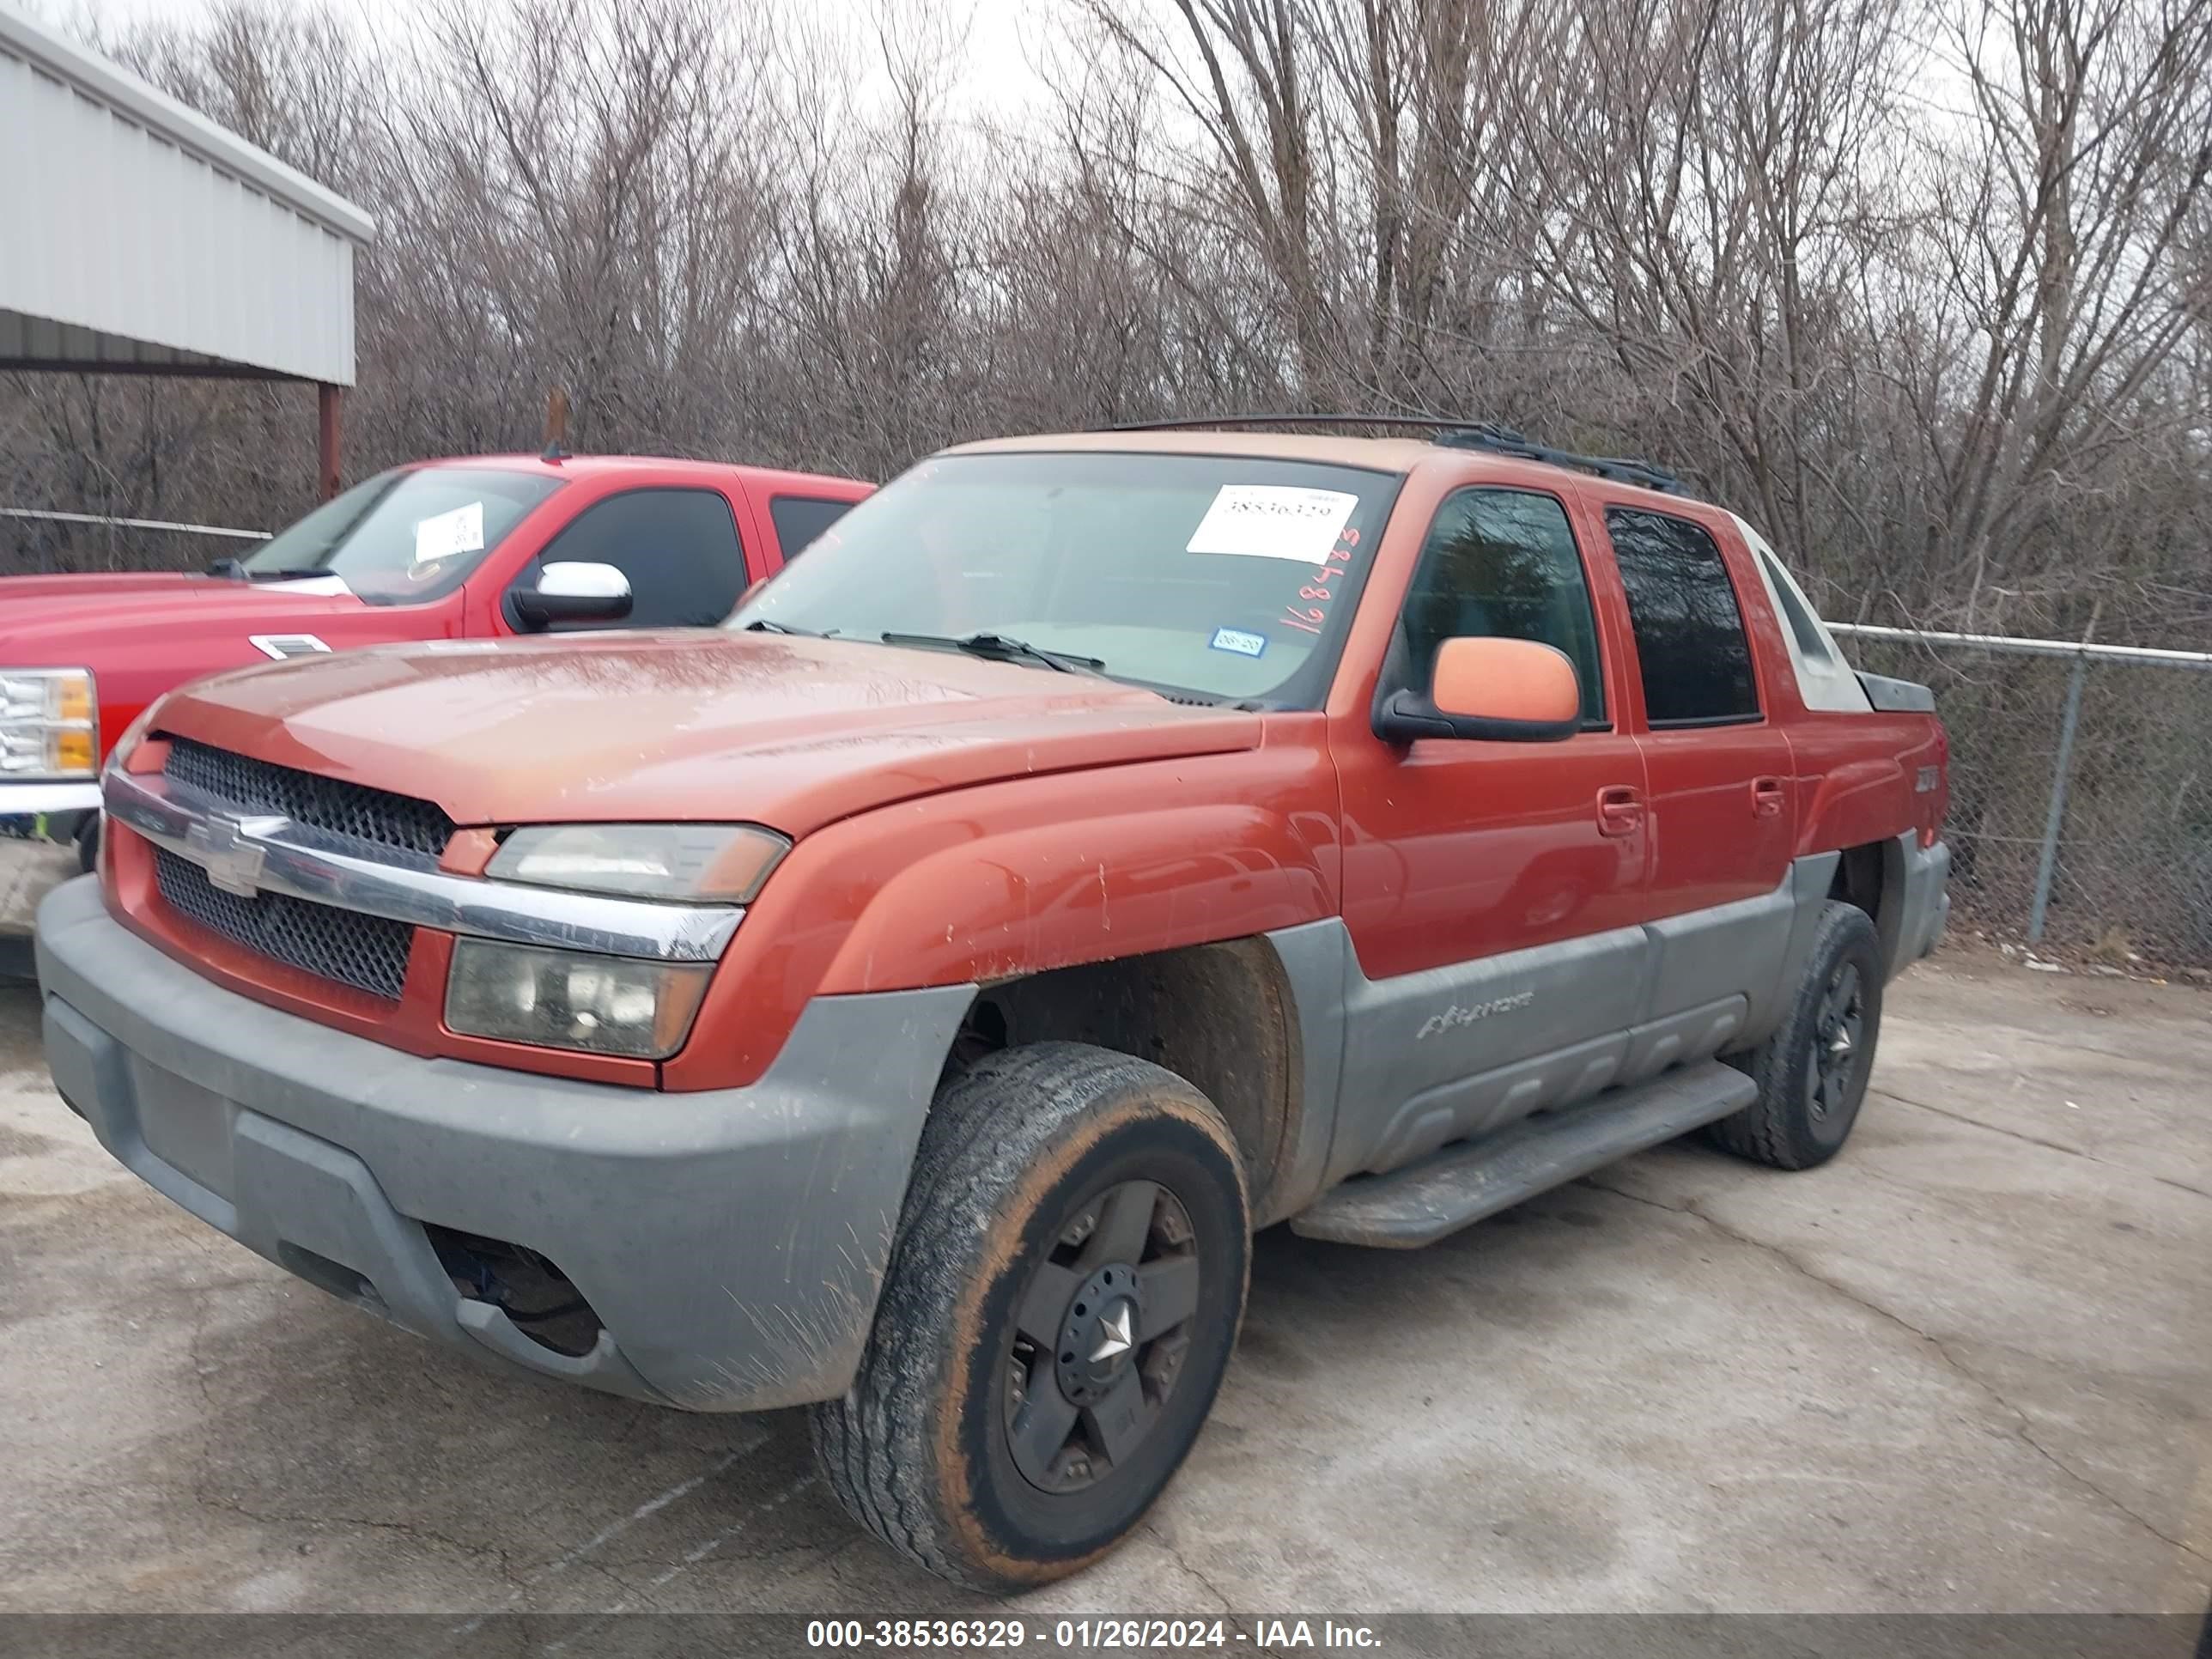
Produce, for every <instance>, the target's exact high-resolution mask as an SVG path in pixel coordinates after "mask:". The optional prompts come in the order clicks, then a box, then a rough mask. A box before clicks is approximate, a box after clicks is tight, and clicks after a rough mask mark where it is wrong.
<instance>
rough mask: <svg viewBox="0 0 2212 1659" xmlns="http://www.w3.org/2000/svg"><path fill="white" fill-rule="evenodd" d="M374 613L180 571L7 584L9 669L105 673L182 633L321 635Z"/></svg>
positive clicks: (342, 596) (2, 627)
mask: <svg viewBox="0 0 2212 1659" xmlns="http://www.w3.org/2000/svg"><path fill="white" fill-rule="evenodd" d="M370 609H371V607H369V606H368V605H363V604H362V602H361V601H360V600H359V599H356V598H354V597H353V595H352V594H350V593H343V592H338V593H333V592H325V591H322V590H321V588H320V587H319V586H315V587H310V588H308V589H307V591H302V589H301V585H300V584H298V583H295V582H270V583H252V582H239V581H228V580H222V579H220V578H216V577H210V576H187V575H179V574H175V573H173V572H166V573H154V574H132V575H114V576H108V575H82V576H8V577H0V667H6V668H49V667H64V666H76V665H88V666H91V667H93V668H95V669H96V668H98V667H99V666H100V661H101V659H105V658H112V657H113V656H115V655H116V654H117V653H118V650H120V649H127V647H129V645H130V643H131V640H132V639H133V638H134V637H143V636H146V635H171V636H173V635H175V634H176V632H177V631H178V630H179V629H190V630H192V631H195V632H202V633H206V634H208V635H222V634H224V633H226V632H229V631H235V632H237V633H240V634H245V633H254V634H276V633H292V632H304V633H313V632H314V631H315V626H316V624H317V623H323V622H327V621H329V620H331V619H332V618H337V617H360V616H362V615H363V613H365V612H368V611H370ZM233 625H235V627H234V629H233Z"/></svg>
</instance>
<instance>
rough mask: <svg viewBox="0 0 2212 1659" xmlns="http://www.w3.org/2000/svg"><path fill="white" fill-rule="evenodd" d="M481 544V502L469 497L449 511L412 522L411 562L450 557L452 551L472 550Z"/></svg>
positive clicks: (424, 561) (478, 547)
mask: <svg viewBox="0 0 2212 1659" xmlns="http://www.w3.org/2000/svg"><path fill="white" fill-rule="evenodd" d="M482 547H483V502H482V501H471V502H470V503H469V504H468V505H467V506H466V507H455V508H454V509H453V511H452V512H450V513H439V514H438V515H437V516H436V517H435V518H432V519H423V520H419V521H418V522H417V523H416V526H415V562H416V563H417V564H427V563H428V562H430V561H431V560H432V559H450V558H452V557H453V555H454V554H456V553H474V552H476V551H477V550H479V549H481V548H482Z"/></svg>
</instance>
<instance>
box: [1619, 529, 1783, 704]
mask: <svg viewBox="0 0 2212 1659" xmlns="http://www.w3.org/2000/svg"><path fill="white" fill-rule="evenodd" d="M1605 527H1606V531H1607V534H1608V535H1610V536H1611V537H1612V538H1613V557H1614V558H1615V560H1616V561H1617V562H1619V564H1620V580H1621V585H1622V586H1624V587H1626V589H1627V590H1628V619H1629V621H1630V622H1631V623H1632V624H1633V625H1634V627H1635V629H1636V654H1637V657H1638V660H1639V662H1640V663H1641V665H1642V667H1643V671H1644V714H1645V717H1646V718H1647V719H1648V720H1650V723H1651V724H1652V725H1653V726H1717V725H1721V724H1723V723H1725V722H1728V721H1731V720H1756V719H1757V718H1758V717H1759V690H1758V686H1757V683H1756V682H1755V681H1754V680H1753V678H1752V671H1751V644H1750V641H1748V640H1747V639H1746V638H1745V637H1744V631H1743V612H1742V611H1741V609H1740V608H1739V607H1738V605H1737V604H1736V597H1735V583H1734V582H1732V581H1730V580H1729V573H1728V566H1727V564H1726V562H1723V559H1722V557H1721V550H1720V548H1719V547H1718V545H1717V544H1715V542H1714V541H1713V538H1711V536H1709V535H1707V534H1706V533H1705V530H1704V528H1703V527H1702V526H1699V525H1695V524H1692V523H1691V522H1690V521H1689V520H1687V519H1675V518H1669V517H1668V516H1667V515H1666V514H1665V513H1644V512H1640V511H1638V510H1637V509H1635V508H1632V507H1607V508H1606V510H1605Z"/></svg>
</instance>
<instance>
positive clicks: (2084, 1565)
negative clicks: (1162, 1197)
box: [0, 957, 2212, 1627]
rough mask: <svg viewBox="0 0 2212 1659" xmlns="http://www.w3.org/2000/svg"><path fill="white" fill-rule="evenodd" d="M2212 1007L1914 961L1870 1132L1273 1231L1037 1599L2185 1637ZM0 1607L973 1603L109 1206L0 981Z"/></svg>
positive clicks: (2207, 1524)
mask: <svg viewBox="0 0 2212 1659" xmlns="http://www.w3.org/2000/svg"><path fill="white" fill-rule="evenodd" d="M2209 1014H2212V999H2208V998H2207V997H2205V996H2204V995H2203V994H2201V993H2198V992H2195V991H2191V990H2185V989H2182V988H2179V987H2155V986H2149V985H2144V984H2139V983H2135V982H2132V981H2114V980H2106V979H2096V978H2081V977H2068V978H2059V977H2056V976H2050V977H2045V976H2040V975H2029V974H2025V973H2021V972H2020V971H2018V970H2016V969H2009V968H2007V967H2005V966H2004V965H2002V963H1998V962H1997V961H1996V959H1995V958H1987V957H1945V958H1939V959H1938V960H1937V961H1936V963H1929V964H1925V965H1923V966H1922V967H1921V968H1918V969H1914V970H1913V971H1912V973H1911V975H1909V976H1908V977H1907V978H1906V979H1905V981H1901V982H1900V983H1899V985H1898V986H1897V987H1893V993H1892V996H1891V999H1890V1011H1889V1024H1888V1029H1887V1031H1886V1033H1885V1035H1884V1037H1883V1042H1882V1049H1881V1062H1880V1065H1879V1066H1878V1069H1877V1071H1876V1073H1875V1090H1876V1091H1877V1093H1876V1094H1875V1097H1873V1098H1872V1099H1871V1100H1870V1101H1869V1106H1868V1109H1867V1113H1866V1115H1865V1116H1864V1118H1863V1120H1862V1122H1861V1124H1860V1127H1859V1130H1858V1133H1857V1137H1856V1138H1855V1139H1854V1141H1853V1143H1852V1145H1851V1146H1850V1148H1849V1149H1848V1150H1847V1152H1845V1154H1844V1156H1843V1158H1840V1159H1839V1160H1838V1162H1836V1163H1835V1164H1831V1165H1830V1166H1828V1167H1827V1168H1826V1169H1824V1170H1818V1171H1814V1172H1811V1173H1808V1174H1805V1175H1797V1176H1786V1175H1778V1174H1775V1173H1773V1172H1771V1171H1766V1170H1756V1169H1753V1168H1750V1167H1748V1166H1747V1165H1744V1164H1738V1163H1735V1162H1734V1161H1732V1160H1730V1159H1729V1158H1725V1157H1723V1156H1722V1155H1720V1154H1718V1153H1716V1152H1710V1151H1707V1150H1705V1149H1704V1148H1703V1147H1701V1146H1671V1147H1667V1148H1663V1149H1662V1150H1660V1151H1658V1152H1653V1153H1650V1154H1646V1155H1644V1156H1643V1157H1640V1158H1635V1159H1633V1160H1632V1161H1630V1162H1629V1163H1627V1164H1622V1165H1619V1166H1616V1167H1615V1168H1613V1169H1612V1170H1607V1171H1604V1172H1602V1173H1601V1174H1600V1175H1599V1176H1597V1177H1595V1179H1594V1180H1592V1181H1588V1182H1577V1183H1576V1184H1575V1185H1572V1186H1571V1187H1568V1188H1564V1189H1561V1190H1560V1191H1558V1192H1556V1193H1553V1194H1549V1195H1547V1196H1546V1197H1544V1198H1541V1199H1539V1200H1535V1201H1534V1202H1533V1203H1531V1204H1529V1205H1528V1206H1523V1207H1522V1209H1521V1210H1519V1211H1516V1212H1510V1213H1508V1214H1507V1215H1505V1216H1504V1217H1501V1218H1498V1219H1497V1220H1494V1221H1492V1222H1490V1223H1487V1224H1486V1225H1482V1226H1480V1227H1478V1228H1476V1229H1474V1230H1473V1231H1469V1232H1468V1233H1465V1234H1462V1235H1461V1236H1459V1237H1456V1238H1455V1239H1452V1240H1450V1241H1448V1242H1446V1243H1443V1244H1442V1245H1439V1246H1437V1247H1436V1248H1434V1249H1430V1250H1428V1251H1425V1252H1420V1253H1417V1254H1413V1255H1395V1254H1379V1253H1365V1252H1361V1251H1358V1250H1355V1249H1343V1248H1339V1247H1334V1246H1329V1245H1324V1244H1319V1243H1310V1242H1308V1241H1305V1240H1301V1239H1297V1238H1295V1237H1291V1236H1290V1235H1289V1234H1288V1233H1287V1232H1286V1231H1283V1230H1281V1229H1277V1230H1275V1231H1273V1232H1271V1233H1269V1234H1267V1235H1266V1236H1264V1237H1262V1238H1261V1240H1260V1242H1259V1244H1258V1247H1257V1252H1256V1259H1255V1267H1254V1272H1253V1284H1252V1297H1251V1305H1250V1311H1249V1316H1248V1318H1247V1322H1246V1325H1245V1330H1244V1335H1243V1343H1242V1346H1241V1347H1240V1349H1239V1351H1238V1353H1237V1359H1236V1363H1235V1366H1234V1369H1233V1370H1232V1372H1231V1376H1230V1380H1229V1383H1228V1385H1227V1387H1226V1389H1225V1391H1224V1393H1223V1395H1222V1398H1221V1401H1220V1403H1219V1405H1218V1407H1217V1409H1216V1411H1215V1413H1214V1417H1213V1420H1212V1425H1211V1426H1210V1427H1209V1429H1208V1430H1207V1431H1206V1435H1205V1437H1204V1438H1203V1439H1202V1440H1201V1442H1200V1445H1199V1448H1198V1449H1197V1451H1196V1453H1195V1454H1194V1457H1193V1459H1192V1461H1191V1462H1190V1463H1189V1465H1188V1467H1187V1468H1186V1469H1185V1470H1184V1472H1183V1474H1182V1476H1181V1477H1180V1478H1179V1480H1177V1481H1176V1485H1175V1486H1174V1487H1173V1488H1172V1489H1171V1490H1170V1492H1169V1494H1168V1496H1167V1498H1166V1499H1165V1501H1164V1503H1163V1504H1161V1505H1160V1507H1159V1508H1158V1510H1157V1511H1156V1512H1155V1514H1154V1516H1152V1520H1151V1522H1149V1524H1148V1525H1147V1526H1146V1529H1145V1531H1144V1533H1143V1534H1142V1535H1141V1536H1139V1538H1138V1539H1137V1540H1136V1541H1134V1542H1133V1544H1132V1545H1131V1546H1130V1547H1127V1549H1125V1550H1123V1551H1122V1552H1121V1553H1119V1554H1118V1555H1116V1556H1115V1557H1114V1558H1113V1559H1110V1560H1109V1561H1108V1562H1107V1563H1106V1564H1104V1565H1103V1566H1101V1567H1099V1568H1097V1569H1096V1570H1094V1571H1091V1572H1090V1573H1088V1574H1086V1575H1085V1576H1083V1577H1079V1578H1078V1579H1076V1580H1074V1581H1073V1582H1072V1583H1067V1584H1065V1585H1061V1586H1058V1587H1055V1588H1054V1589H1049V1590H1047V1591H1044V1592H1042V1593H1040V1594H1038V1595H1034V1596H1031V1597H1030V1598H1028V1600H1027V1601H1026V1603H1025V1604H1024V1605H1025V1606H1026V1607H1028V1608H1029V1609H1030V1610H1032V1611H1036V1612H1050V1611H1060V1610H1085V1609H1088V1610H1100V1611H1108V1612H1114V1613H1135V1612H1142V1611H1153V1610H1156V1611H1159V1612H1163V1613H1198V1612H1210V1611H1213V1610H1218V1609H1221V1608H1223V1607H1228V1608H1231V1609H1233V1610H1237V1611H1240V1612H1252V1611H1268V1610H1278V1609H1285V1608H1299V1607H1304V1608H1311V1609H1316V1610H1319V1609H1325V1608H1326V1609H1344V1610H1361V1611H1368V1612H1381V1611H1385V1610H1391V1609H1397V1610H1423V1611H1430V1610H1448V1609H1449V1610H1484V1611H1492V1610H1494V1611H1521V1610H1532V1611H1533V1610H1559V1609H1571V1610H1578V1611H1581V1610H1608V1611H1643V1610H1660V1609H1666V1610H1682V1611H1733V1610H1762V1611H1805V1612H1816V1611H1875V1610H1880V1611H1898V1612H1901V1611H1937V1610H1954V1609H1956V1610H1965V1609H1973V1610H2003V1611H2029V1610H2057V1609H2065V1610H2072V1611H2087V1610H2104V1609H2111V1610H2130V1611H2150V1610H2167V1611H2172V1612H2177V1613H2187V1612H2197V1611H2201V1610H2202V1609H2203V1607H2204V1606H2205V1601H2206V1596H2207V1589H2208V1585H2212V1420H2208V1415H2207V1413H2208V1409H2212V1272H2208V1263H2212V1103H2208V1099H2207V1095H2208V1091H2207V1090H2206V1088H2205V1085H2204V1079H2206V1078H2207V1077H2208V1076H2212V1022H2208V1018H2207V1016H2208V1015H2209ZM0 1400H4V1401H6V1402H7V1410H6V1412H5V1413H4V1419H0V1420H4V1425H5V1426H4V1428H0V1437H4V1439H5V1442H6V1456H5V1460H4V1461H5V1463H6V1466H7V1470H8V1473H7V1476H6V1478H5V1480H0V1609H12V1610H55V1611H62V1610H79V1609H129V1610H132V1611H157V1610H162V1609H225V1610H251V1609H279V1608H282V1609H301V1610H335V1609H375V1610H387V1611H402V1610H408V1611H421V1610H438V1611H444V1612H448V1613H451V1614H452V1615H453V1618H454V1619H455V1621H456V1625H457V1627H458V1626H462V1625H465V1623H466V1621H467V1620H469V1619H470V1618H471V1617H472V1616H474V1615H477V1614H479V1613H485V1612H489V1611H498V1610H503V1609H522V1610H531V1611H565V1612H604V1611H607V1610H610V1609H612V1608H615V1607H659V1608H673V1609H696V1610H716V1611H743V1610H750V1609H757V1608H774V1609H782V1610H794V1611H804V1612H810V1613H863V1612H866V1613H873V1612H876V1611H879V1610H884V1609H890V1610H895V1611H896V1612H897V1613H906V1614H915V1613H939V1612H951V1611H956V1610H961V1609H972V1608H975V1607H976V1603H975V1601H974V1599H973V1598H970V1597H968V1596H965V1595H963V1594H961V1593H959V1592H956V1591H953V1590H951V1589H948V1588H947V1587H945V1586H944V1585H942V1584H939V1583H936V1582H934V1581H933V1580H929V1579H927V1578H924V1577H921V1576H920V1575H918V1574H916V1573H914V1572H912V1571H909V1570H908V1568H906V1567H905V1566H904V1565H902V1564H901V1563H900V1562H899V1561H897V1560H896V1559H893V1558H892V1557H891V1556H890V1554H888V1553H885V1552H884V1551H883V1550H882V1549H880V1548H878V1547H877V1546H876V1545H875V1544H873V1543H872V1541H867V1540H866V1539H864V1538H863V1537H862V1536H861V1535H860V1534H859V1533H858V1532H856V1531H854V1529H853V1528H850V1527H849V1526H848V1524H847V1522H845V1520H844V1518H843V1517H842V1515H841V1514H840V1513H839V1511H838V1510H836V1506H835V1505H834V1504H832V1502H831V1501H830V1500H829V1498H828V1496H827V1494H826V1493H824V1492H823V1490H822V1488H821V1486H820V1484H819V1483H818V1482H817V1481H816V1480H814V1479H813V1477H812V1474H811V1466H810V1464H809V1462H808V1456H807V1450H806V1444H805V1425H804V1421H803V1419H802V1418H801V1416H800V1415H799V1413H777V1414H774V1415H769V1416H765V1417H761V1418H753V1419H745V1418H736V1419H730V1418H723V1419H716V1418H703V1417H685V1416H680V1415H678V1414H677V1413H671V1412H665V1411H659V1410H654V1409H651V1408H647V1407H636V1406H633V1405H629V1404H627V1403H625V1402H623V1401H616V1400H612V1399H607V1398H602V1397H599V1396H597V1395H586V1394H582V1393H578V1392H564V1391H561V1390H558V1389H552V1388H550V1387H549V1388H537V1387H532V1386H529V1385H527V1384H522V1383H512V1382H508V1381H505V1380H503V1379H500V1378H496V1377H493V1376H487V1375H484V1374H481V1373H479V1372H477V1370H473V1369H471V1367H469V1366H468V1365H466V1364H464V1363H462V1362H461V1361H459V1360H458V1359H456V1358H451V1357H449V1356H447V1355H446V1354H443V1353H441V1352H437V1351H435V1350H433V1349H432V1348H430V1347H429V1346H427V1345H425V1344H423V1343H422V1342H419V1341H417V1340H415V1339H413V1338H411V1337H410V1336H408V1335H406V1334H404V1333H402V1332H400V1331H398V1330H395V1329H392V1328H388V1327H386V1326H384V1325H382V1324H380V1323H379V1322H376V1321H375V1320H374V1319H372V1318H369V1317H368V1316H364V1315H362V1314H361V1313H358V1312H356V1311H355V1310H352V1309H349V1308H347V1307H344V1306H342V1305H340V1304H337V1303H336V1302H334V1301H331V1299H329V1298H327V1297H324V1296H322V1295H320V1294H319V1292H317V1291H313V1290H312V1289H310V1288H309V1287H307V1286H306V1285H302V1284H300V1283H299V1282H297V1281H295V1280H293V1279H289V1277H287V1276H286V1275H285V1274H283V1273H280V1272H279V1271H277V1270H276V1268H274V1267H270V1266H268V1265H266V1264H264V1263H263V1262H262V1261H260V1260H259V1259H258V1258H257V1257H255V1256H253V1255H250V1254H249V1253H247V1252H246V1250H245V1249H242V1248H240V1247H239V1246H237V1245H235V1244H233V1243H230V1242H229V1241H228V1240H227V1239H225V1238H223V1237H220V1236H219V1235H217V1234H216V1233H214V1232H212V1231H209V1230H208V1229H207V1228H205V1227H204V1226H202V1225H200V1224H198V1223H197V1222H196V1221H194V1220H192V1219H191V1218H190V1217H188V1216H186V1215H185V1213H184V1212H181V1211H179V1210H178V1209H176V1208H174V1207H173V1206H171V1205H169V1204H168V1203H167V1201H166V1200H163V1199H161V1198H160V1197H158V1196H156V1195H155V1194H154V1193H152V1192H151V1191H149V1190H148V1189H147V1188H143V1187H142V1186H141V1185H140V1184H139V1183H138V1182H137V1181H136V1180H134V1179H132V1178H131V1177H129V1176H125V1175H124V1174H123V1172H122V1171H121V1170H119V1169H118V1167H117V1166H115V1165H114V1164H112V1161H111V1160H110V1159H109V1158H107V1156H106V1153H105V1152H102V1151H101V1150H100V1148H99V1146H97V1144H96V1143H94V1141H93V1139H92V1138H91V1136H90V1134H89V1133H88V1132H87V1131H86V1129H85V1128H84V1126H83V1125H82V1123H80V1122H79V1121H77V1120H76V1118H75V1117H74V1116H72V1115H70V1114H69V1113H68V1112H67V1110H66V1109H64V1108H63V1106H62V1105H61V1103H59V1101H58V1098H57V1097H55V1096H54V1094H53V1093H52V1090H51V1088H50V1086H49V1085H48V1084H47V1082H46V1077H45V1074H44V1071H43V1068H42V1067H41V1066H40V1063H39V1059H38V1051H37V1041H36V1018H35V1006H34V1003H33V997H32V996H31V994H29V993H28V992H27V991H24V990H21V989H15V990H9V989H5V988H0Z"/></svg>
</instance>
